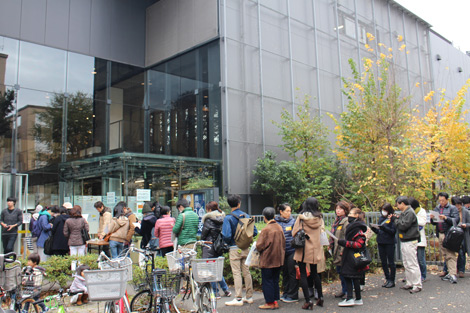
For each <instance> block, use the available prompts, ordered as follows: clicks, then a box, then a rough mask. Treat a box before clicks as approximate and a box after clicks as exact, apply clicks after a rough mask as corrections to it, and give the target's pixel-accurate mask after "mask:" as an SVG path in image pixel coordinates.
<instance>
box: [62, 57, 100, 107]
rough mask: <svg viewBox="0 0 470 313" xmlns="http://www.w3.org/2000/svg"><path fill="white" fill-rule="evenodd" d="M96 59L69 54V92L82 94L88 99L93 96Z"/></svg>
mask: <svg viewBox="0 0 470 313" xmlns="http://www.w3.org/2000/svg"><path fill="white" fill-rule="evenodd" d="M94 73H96V71H95V58H93V57H90V56H86V55H82V54H78V53H72V52H68V65H67V92H68V93H74V92H77V91H80V92H82V93H83V94H85V95H86V97H88V98H92V96H93V82H94V79H95V75H94Z"/></svg>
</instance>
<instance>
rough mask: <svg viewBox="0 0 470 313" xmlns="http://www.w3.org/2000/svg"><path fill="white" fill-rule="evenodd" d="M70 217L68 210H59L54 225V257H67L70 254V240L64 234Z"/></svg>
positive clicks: (61, 208) (62, 208)
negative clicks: (66, 222)
mask: <svg viewBox="0 0 470 313" xmlns="http://www.w3.org/2000/svg"><path fill="white" fill-rule="evenodd" d="M69 218H70V216H69V215H68V214H67V209H66V208H64V207H63V206H62V207H60V208H59V214H58V215H57V216H56V217H55V219H54V222H53V223H52V254H53V255H67V254H68V253H69V244H68V240H67V238H66V237H65V236H63V234H64V226H65V221H67V220H68V219H69Z"/></svg>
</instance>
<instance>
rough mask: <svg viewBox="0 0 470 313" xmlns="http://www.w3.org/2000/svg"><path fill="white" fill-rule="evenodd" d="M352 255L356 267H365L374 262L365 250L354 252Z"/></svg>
mask: <svg viewBox="0 0 470 313" xmlns="http://www.w3.org/2000/svg"><path fill="white" fill-rule="evenodd" d="M352 256H353V257H352V260H353V262H352V263H353V267H354V268H355V269H361V268H364V267H366V266H367V265H369V264H370V263H371V262H372V259H371V257H370V255H369V253H367V252H366V251H364V250H361V251H356V252H353V253H352Z"/></svg>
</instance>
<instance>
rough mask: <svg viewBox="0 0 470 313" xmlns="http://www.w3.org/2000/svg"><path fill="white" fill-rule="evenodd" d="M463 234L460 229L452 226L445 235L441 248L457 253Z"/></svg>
mask: <svg viewBox="0 0 470 313" xmlns="http://www.w3.org/2000/svg"><path fill="white" fill-rule="evenodd" d="M464 236H465V232H464V231H463V229H462V228H461V227H458V226H452V227H451V228H449V230H448V231H447V233H446V236H445V238H444V241H443V242H442V246H443V247H444V248H447V249H449V250H451V251H454V252H459V250H460V247H461V246H462V241H463V238H464Z"/></svg>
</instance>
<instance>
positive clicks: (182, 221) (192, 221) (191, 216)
mask: <svg viewBox="0 0 470 313" xmlns="http://www.w3.org/2000/svg"><path fill="white" fill-rule="evenodd" d="M176 208H177V209H178V211H179V212H180V214H179V215H178V218H177V219H176V223H175V226H173V233H174V234H175V236H177V237H178V245H180V246H182V247H183V248H193V246H194V245H193V243H194V242H196V241H197V238H196V235H197V228H198V225H199V217H198V215H197V214H196V213H195V212H194V210H193V208H191V207H190V206H189V203H188V200H186V199H179V200H178V202H176Z"/></svg>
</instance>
